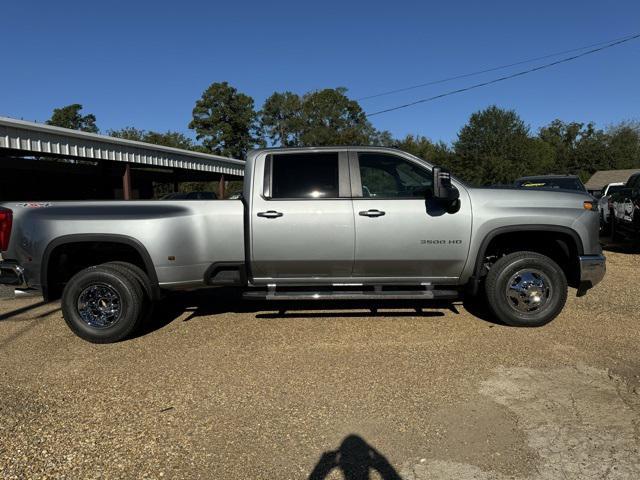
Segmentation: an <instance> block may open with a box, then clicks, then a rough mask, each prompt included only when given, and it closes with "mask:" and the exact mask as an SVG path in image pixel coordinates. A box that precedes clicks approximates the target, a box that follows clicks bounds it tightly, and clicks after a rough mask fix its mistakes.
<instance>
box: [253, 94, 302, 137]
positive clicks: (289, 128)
mask: <svg viewBox="0 0 640 480" xmlns="http://www.w3.org/2000/svg"><path fill="white" fill-rule="evenodd" d="M260 125H261V128H262V132H263V134H264V135H266V136H267V137H268V139H269V141H270V142H271V144H272V145H280V146H283V147H293V146H297V145H299V144H300V135H301V133H302V129H303V119H302V99H301V98H300V96H299V95H297V94H295V93H292V92H284V93H278V92H275V93H273V94H272V95H271V96H270V97H269V98H267V99H266V100H265V102H264V105H263V106H262V110H261V111H260Z"/></svg>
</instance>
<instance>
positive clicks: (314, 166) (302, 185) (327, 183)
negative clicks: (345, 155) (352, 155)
mask: <svg viewBox="0 0 640 480" xmlns="http://www.w3.org/2000/svg"><path fill="white" fill-rule="evenodd" d="M271 162H272V170H271V198H307V199H313V198H337V197H338V191H339V181H338V172H339V169H338V153H337V152H336V153H302V154H281V155H273V156H272V160H271Z"/></svg>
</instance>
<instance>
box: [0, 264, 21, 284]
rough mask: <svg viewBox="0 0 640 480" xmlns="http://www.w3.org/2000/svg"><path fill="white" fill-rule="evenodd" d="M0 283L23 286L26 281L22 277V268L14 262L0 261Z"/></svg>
mask: <svg viewBox="0 0 640 480" xmlns="http://www.w3.org/2000/svg"><path fill="white" fill-rule="evenodd" d="M0 284H3V285H12V286H14V287H17V288H25V287H26V286H27V282H26V279H25V277H24V268H22V267H21V266H20V265H18V264H17V263H15V262H10V261H0Z"/></svg>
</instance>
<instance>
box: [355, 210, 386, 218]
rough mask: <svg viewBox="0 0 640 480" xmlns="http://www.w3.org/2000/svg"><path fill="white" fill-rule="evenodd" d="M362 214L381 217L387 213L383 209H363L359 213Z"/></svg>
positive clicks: (363, 215)
mask: <svg viewBox="0 0 640 480" xmlns="http://www.w3.org/2000/svg"><path fill="white" fill-rule="evenodd" d="M359 215H360V216H362V217H381V216H383V215H386V212H383V211H382V210H375V209H374V210H363V211H362V212H360V213H359Z"/></svg>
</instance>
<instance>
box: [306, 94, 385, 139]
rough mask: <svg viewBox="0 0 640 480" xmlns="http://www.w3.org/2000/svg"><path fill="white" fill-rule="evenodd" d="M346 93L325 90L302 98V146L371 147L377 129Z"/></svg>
mask: <svg viewBox="0 0 640 480" xmlns="http://www.w3.org/2000/svg"><path fill="white" fill-rule="evenodd" d="M346 92H347V89H346V88H342V87H340V88H325V89H324V90H318V91H315V92H311V93H307V94H306V95H305V96H304V97H303V98H302V118H303V123H304V126H303V130H302V133H301V135H300V143H301V144H302V145H305V146H323V145H368V144H369V143H370V142H371V138H372V137H373V136H374V135H375V129H374V128H373V126H372V125H371V123H370V122H369V121H368V120H367V116H366V115H365V113H364V111H363V110H362V108H361V107H360V105H359V104H358V102H356V101H355V100H351V99H349V98H348V97H347V96H346Z"/></svg>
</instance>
